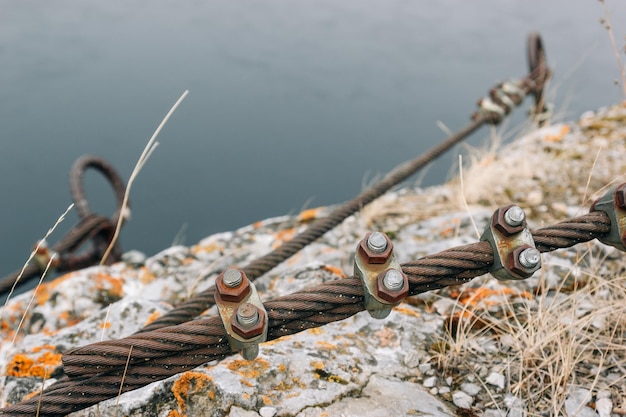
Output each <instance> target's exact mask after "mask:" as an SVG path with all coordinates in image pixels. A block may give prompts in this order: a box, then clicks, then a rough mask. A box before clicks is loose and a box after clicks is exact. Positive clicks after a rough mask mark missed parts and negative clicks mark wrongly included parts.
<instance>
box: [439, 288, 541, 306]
mask: <svg viewBox="0 0 626 417" xmlns="http://www.w3.org/2000/svg"><path fill="white" fill-rule="evenodd" d="M450 296H451V297H453V298H458V300H459V303H461V304H463V305H467V306H476V305H478V304H479V303H484V305H487V306H490V305H496V304H499V302H498V301H493V300H488V298H489V297H491V296H513V297H514V296H518V297H523V298H530V297H531V295H530V294H529V293H528V292H526V291H524V292H519V291H518V290H516V289H514V288H501V289H497V290H494V289H491V288H484V287H479V288H466V289H465V290H463V292H460V293H459V292H451V293H450Z"/></svg>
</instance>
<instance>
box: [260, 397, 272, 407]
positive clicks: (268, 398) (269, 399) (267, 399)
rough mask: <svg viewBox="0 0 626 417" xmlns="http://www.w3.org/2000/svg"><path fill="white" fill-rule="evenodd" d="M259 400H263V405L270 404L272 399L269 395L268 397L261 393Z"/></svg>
mask: <svg viewBox="0 0 626 417" xmlns="http://www.w3.org/2000/svg"><path fill="white" fill-rule="evenodd" d="M261 400H262V401H263V404H265V405H272V404H273V402H272V399H271V398H270V397H268V396H267V395H261Z"/></svg>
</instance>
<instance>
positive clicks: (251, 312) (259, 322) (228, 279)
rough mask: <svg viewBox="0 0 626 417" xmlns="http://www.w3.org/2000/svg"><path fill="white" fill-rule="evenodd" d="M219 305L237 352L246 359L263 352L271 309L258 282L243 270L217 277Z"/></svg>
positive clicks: (234, 350) (232, 345)
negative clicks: (262, 300)
mask: <svg viewBox="0 0 626 417" xmlns="http://www.w3.org/2000/svg"><path fill="white" fill-rule="evenodd" d="M215 288H216V291H215V304H216V305H217V309H218V311H219V314H220V317H221V318H222V323H224V328H225V329H226V334H227V335H228V342H229V343H230V348H231V350H232V351H233V352H241V355H242V356H243V357H244V359H246V360H249V361H250V360H253V359H254V358H256V357H257V355H258V354H259V343H262V342H265V341H266V340H267V311H265V307H264V306H263V303H262V302H261V298H260V297H259V294H258V293H257V290H256V288H255V287H254V284H253V283H252V282H250V280H249V279H248V277H246V274H245V273H244V272H243V271H242V270H240V269H234V268H233V269H227V270H225V271H224V272H222V273H221V274H220V275H219V276H218V277H217V278H216V280H215Z"/></svg>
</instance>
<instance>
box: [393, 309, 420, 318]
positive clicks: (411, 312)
mask: <svg viewBox="0 0 626 417" xmlns="http://www.w3.org/2000/svg"><path fill="white" fill-rule="evenodd" d="M393 311H396V312H398V313H400V314H405V315H407V316H413V317H419V316H420V314H419V313H418V312H417V311H415V310H413V309H410V308H408V307H403V306H397V307H394V309H393Z"/></svg>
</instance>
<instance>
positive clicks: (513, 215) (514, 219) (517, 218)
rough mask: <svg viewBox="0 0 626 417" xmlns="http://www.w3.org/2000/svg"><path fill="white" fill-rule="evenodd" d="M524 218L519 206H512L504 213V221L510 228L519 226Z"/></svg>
mask: <svg viewBox="0 0 626 417" xmlns="http://www.w3.org/2000/svg"><path fill="white" fill-rule="evenodd" d="M525 218H526V215H525V214H524V210H522V208H521V207H520V206H513V207H511V208H510V209H508V210H507V211H506V213H504V221H505V222H506V224H508V225H509V226H511V227H516V226H519V225H520V224H522V223H523V222H524V219H525Z"/></svg>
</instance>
